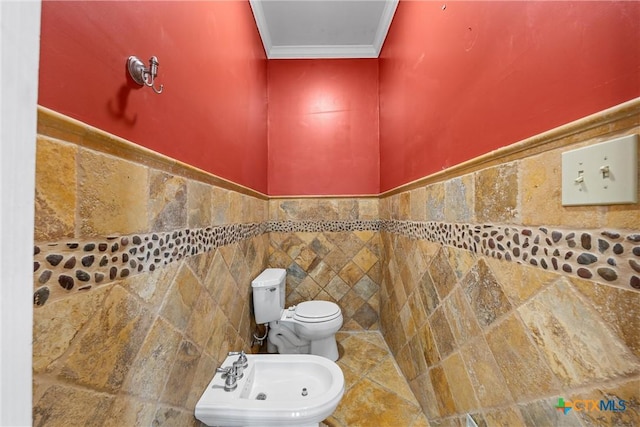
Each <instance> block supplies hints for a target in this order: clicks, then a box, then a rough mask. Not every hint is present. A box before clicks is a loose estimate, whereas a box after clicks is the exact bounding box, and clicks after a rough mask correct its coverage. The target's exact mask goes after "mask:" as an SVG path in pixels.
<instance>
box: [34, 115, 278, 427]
mask: <svg viewBox="0 0 640 427" xmlns="http://www.w3.org/2000/svg"><path fill="white" fill-rule="evenodd" d="M38 122H39V123H38V124H39V129H38V133H39V135H38V141H37V167H36V170H37V171H36V175H37V176H36V230H35V239H36V249H35V258H34V285H35V293H34V305H35V309H34V331H33V339H34V342H33V372H34V392H33V404H34V409H33V423H34V425H36V426H40V425H46V426H73V425H77V426H86V425H105V426H107V425H108V426H123V425H129V426H133V425H156V426H157V425H172V426H175V425H180V426H189V425H199V424H200V423H199V422H197V421H196V420H195V418H194V417H193V410H194V407H195V403H196V402H197V399H198V398H199V397H200V394H201V392H202V390H204V387H206V384H207V383H208V382H209V380H210V379H211V376H212V373H213V372H214V370H215V368H216V367H217V366H219V365H220V361H222V360H224V358H225V356H226V353H227V351H229V350H232V349H244V350H249V349H250V347H251V331H252V330H253V326H252V322H253V320H252V319H253V316H252V314H251V304H250V286H249V285H248V283H250V280H251V278H252V277H255V276H256V275H258V274H259V272H260V271H262V269H264V268H265V267H266V266H267V257H268V247H269V240H268V236H267V234H265V233H264V231H265V229H264V227H265V226H266V223H267V215H268V202H267V199H266V197H264V196H261V195H259V194H254V193H253V192H251V191H248V190H246V189H242V188H239V187H238V186H234V185H232V184H229V183H225V182H223V181H221V180H216V179H215V178H213V177H211V176H209V175H207V174H204V173H202V172H200V171H198V170H195V169H193V168H190V167H188V166H186V165H181V164H179V163H177V162H175V161H173V160H170V159H166V158H163V157H162V156H159V155H157V154H155V153H151V152H147V151H146V150H144V149H141V148H140V147H136V146H134V145H133V144H129V143H127V142H126V141H122V140H120V139H118V138H115V137H112V136H109V135H106V134H104V133H102V132H100V131H97V130H95V129H92V128H89V127H87V126H84V125H82V124H81V123H77V122H75V121H73V120H69V119H67V118H64V117H60V116H58V115H57V114H55V113H53V112H50V111H48V110H45V109H40V111H39V120H38Z"/></svg>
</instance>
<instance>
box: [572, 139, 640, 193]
mask: <svg viewBox="0 0 640 427" xmlns="http://www.w3.org/2000/svg"><path fill="white" fill-rule="evenodd" d="M637 201H638V135H629V136H625V137H622V138H617V139H613V140H611V141H607V142H602V143H600V144H594V145H590V146H588V147H584V148H578V149H576V150H571V151H567V152H564V153H562V204H563V205H564V206H577V205H612V204H624V203H636V202H637Z"/></svg>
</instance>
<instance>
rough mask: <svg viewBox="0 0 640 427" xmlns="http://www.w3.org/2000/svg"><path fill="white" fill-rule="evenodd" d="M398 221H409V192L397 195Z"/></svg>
mask: <svg viewBox="0 0 640 427" xmlns="http://www.w3.org/2000/svg"><path fill="white" fill-rule="evenodd" d="M398 219H401V220H409V219H411V192H409V191H405V192H404V193H400V194H399V195H398Z"/></svg>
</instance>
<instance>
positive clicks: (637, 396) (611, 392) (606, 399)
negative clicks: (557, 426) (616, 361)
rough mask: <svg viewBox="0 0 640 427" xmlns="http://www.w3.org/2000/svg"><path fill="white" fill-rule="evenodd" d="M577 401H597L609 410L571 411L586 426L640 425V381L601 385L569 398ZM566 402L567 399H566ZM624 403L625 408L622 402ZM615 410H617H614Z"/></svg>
mask: <svg viewBox="0 0 640 427" xmlns="http://www.w3.org/2000/svg"><path fill="white" fill-rule="evenodd" d="M569 399H571V400H572V401H576V400H595V401H597V402H598V405H600V402H601V401H602V402H603V403H602V404H603V405H607V406H605V407H606V408H607V410H601V411H571V412H575V415H577V416H578V418H580V420H581V421H582V424H583V425H585V426H637V425H640V411H638V402H640V380H638V379H637V378H636V379H632V380H630V381H627V382H624V383H621V384H620V383H619V384H615V385H610V386H602V385H599V386H598V387H597V388H595V389H593V390H589V391H586V392H580V393H572V395H571V396H570V397H569ZM565 400H566V399H565ZM621 401H624V408H623V407H622V402H621ZM612 409H615V410H612Z"/></svg>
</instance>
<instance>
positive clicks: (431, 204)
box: [425, 182, 445, 221]
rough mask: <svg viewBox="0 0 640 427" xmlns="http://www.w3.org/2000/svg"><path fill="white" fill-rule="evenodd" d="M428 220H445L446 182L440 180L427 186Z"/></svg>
mask: <svg viewBox="0 0 640 427" xmlns="http://www.w3.org/2000/svg"><path fill="white" fill-rule="evenodd" d="M425 197H426V202H427V203H426V208H427V212H426V213H427V216H426V221H444V219H445V216H444V207H445V198H444V184H443V183H442V182H438V183H436V184H431V185H428V186H426V187H425Z"/></svg>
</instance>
